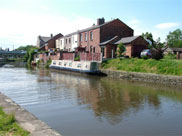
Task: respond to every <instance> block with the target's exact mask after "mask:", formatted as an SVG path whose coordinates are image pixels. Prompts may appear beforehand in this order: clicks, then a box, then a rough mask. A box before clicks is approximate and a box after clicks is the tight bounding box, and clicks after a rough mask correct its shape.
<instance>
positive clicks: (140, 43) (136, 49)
mask: <svg viewBox="0 0 182 136" xmlns="http://www.w3.org/2000/svg"><path fill="white" fill-rule="evenodd" d="M131 44H132V46H133V49H132V57H140V53H141V52H142V51H143V50H144V49H147V48H148V45H149V43H148V42H147V41H146V40H145V39H144V38H143V37H139V38H137V39H136V40H135V41H133V42H132V43H131Z"/></svg>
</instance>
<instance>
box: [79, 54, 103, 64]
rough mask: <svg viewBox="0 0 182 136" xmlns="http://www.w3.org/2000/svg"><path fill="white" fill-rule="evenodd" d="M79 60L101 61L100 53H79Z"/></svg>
mask: <svg viewBox="0 0 182 136" xmlns="http://www.w3.org/2000/svg"><path fill="white" fill-rule="evenodd" d="M80 61H99V62H101V61H102V57H101V53H80Z"/></svg>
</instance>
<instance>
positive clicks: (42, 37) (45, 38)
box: [39, 36, 51, 43]
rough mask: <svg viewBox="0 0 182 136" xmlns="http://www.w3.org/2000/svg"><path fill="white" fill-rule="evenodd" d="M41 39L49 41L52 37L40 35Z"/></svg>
mask: <svg viewBox="0 0 182 136" xmlns="http://www.w3.org/2000/svg"><path fill="white" fill-rule="evenodd" d="M39 39H40V40H42V41H43V42H44V43H45V42H47V41H49V40H50V39H51V37H45V36H39Z"/></svg>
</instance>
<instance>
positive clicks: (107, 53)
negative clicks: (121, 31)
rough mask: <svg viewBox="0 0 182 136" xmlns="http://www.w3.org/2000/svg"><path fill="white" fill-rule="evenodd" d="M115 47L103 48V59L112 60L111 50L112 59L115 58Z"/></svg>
mask: <svg viewBox="0 0 182 136" xmlns="http://www.w3.org/2000/svg"><path fill="white" fill-rule="evenodd" d="M116 49H117V46H116V45H107V46H106V48H105V56H104V57H105V58H112V50H113V57H114V58H115V57H116Z"/></svg>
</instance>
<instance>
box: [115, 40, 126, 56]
mask: <svg viewBox="0 0 182 136" xmlns="http://www.w3.org/2000/svg"><path fill="white" fill-rule="evenodd" d="M125 50H126V48H125V46H124V44H123V43H120V44H118V49H117V57H123V53H124V52H125Z"/></svg>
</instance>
